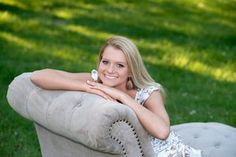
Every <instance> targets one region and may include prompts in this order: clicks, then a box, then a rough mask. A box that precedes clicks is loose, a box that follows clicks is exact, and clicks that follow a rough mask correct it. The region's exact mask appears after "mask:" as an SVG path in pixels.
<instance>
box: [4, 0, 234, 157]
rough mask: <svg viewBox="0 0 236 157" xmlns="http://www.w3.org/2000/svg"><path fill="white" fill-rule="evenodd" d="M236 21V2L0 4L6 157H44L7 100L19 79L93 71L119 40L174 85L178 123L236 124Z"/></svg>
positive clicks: (170, 96)
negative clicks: (48, 71)
mask: <svg viewBox="0 0 236 157" xmlns="http://www.w3.org/2000/svg"><path fill="white" fill-rule="evenodd" d="M235 21H236V1H235V0H208V1H207V0H205V1H203V0H200V1H199V0H192V1H189V0H180V1H170V0H165V1H164V0H149V1H145V2H136V1H132V0H129V1H119V2H118V3H115V2H112V1H109V0H97V1H93V2H90V1H86V0H84V1H75V0H70V1H66V0H50V1H49V0H47V1H39V0H34V1H27V0H0V87H1V93H0V96H1V99H0V105H1V110H0V119H1V121H0V156H1V157H16V156H17V157H38V156H40V149H39V144H38V141H37V137H36V133H35V130H34V128H33V125H32V123H31V122H30V121H28V120H25V119H24V118H22V117H21V116H19V115H18V114H17V113H16V112H15V111H13V110H12V109H11V108H10V107H9V105H8V103H7V100H6V92H7V87H8V85H9V84H10V82H11V81H12V80H13V78H14V77H16V76H17V75H19V74H21V73H23V72H28V71H34V70H36V69H42V68H56V69H63V70H67V71H72V72H80V71H90V70H91V69H92V68H94V67H95V66H96V57H97V54H98V51H99V48H100V46H101V44H102V43H104V41H105V39H107V38H108V37H110V36H111V35H124V36H127V37H129V38H131V39H132V40H133V41H134V42H135V43H136V44H137V46H138V48H139V49H140V52H141V54H142V56H143V59H144V62H145V64H146V66H147V68H148V70H149V71H150V73H151V75H152V76H153V77H154V78H155V79H156V80H157V81H158V82H160V83H161V84H163V86H164V87H165V88H166V91H167V110H168V113H169V115H170V118H171V122H172V124H178V123H185V122H192V121H203V122H211V121H214V122H215V121H216V122H221V123H225V124H229V125H232V126H236V101H235V96H236V70H235V67H236V45H235V41H236V22H235Z"/></svg>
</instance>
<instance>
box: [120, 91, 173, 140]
mask: <svg viewBox="0 0 236 157" xmlns="http://www.w3.org/2000/svg"><path fill="white" fill-rule="evenodd" d="M122 102H124V104H127V105H128V106H129V107H130V108H132V109H133V110H134V112H135V113H136V115H137V117H138V118H139V120H140V122H141V124H142V125H143V127H144V128H145V129H146V130H147V131H148V132H149V133H150V134H151V135H152V136H154V137H156V138H159V139H166V138H167V137H168V135H169V132H170V122H169V116H168V114H167V112H166V110H165V106H164V104H163V100H162V96H161V93H160V92H159V91H154V92H153V93H152V94H151V96H150V97H149V98H148V100H147V101H146V102H145V104H144V106H142V105H139V104H137V102H135V101H134V99H133V98H131V97H130V96H128V95H123V98H122Z"/></svg>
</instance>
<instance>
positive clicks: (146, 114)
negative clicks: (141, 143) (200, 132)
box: [87, 81, 170, 139]
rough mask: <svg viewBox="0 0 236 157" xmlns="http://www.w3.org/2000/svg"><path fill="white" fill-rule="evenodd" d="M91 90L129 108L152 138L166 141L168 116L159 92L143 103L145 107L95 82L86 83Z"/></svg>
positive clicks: (168, 125) (123, 94)
mask: <svg viewBox="0 0 236 157" xmlns="http://www.w3.org/2000/svg"><path fill="white" fill-rule="evenodd" d="M87 83H88V84H89V85H90V88H92V89H99V90H101V91H103V92H104V93H106V94H108V95H109V96H111V97H112V98H113V99H115V100H119V101H121V102H122V103H123V104H125V105H127V106H129V107H130V108H131V109H132V110H133V111H134V112H135V113H136V115H137V117H138V119H139V121H140V122H141V124H142V125H143V127H144V128H145V129H146V130H147V131H148V132H149V133H150V134H151V135H152V136H154V137H156V138H159V139H166V138H167V137H168V135H169V132H170V122H169V116H168V114H167V112H166V110H165V106H164V103H163V100H162V96H161V93H160V91H154V92H152V94H151V95H150V97H149V98H148V100H147V101H146V102H145V105H144V106H145V107H144V106H142V105H140V104H138V103H137V102H136V101H135V100H134V99H133V98H132V97H131V96H129V95H128V94H126V93H124V92H122V91H120V90H118V89H115V88H111V87H107V86H104V85H102V84H99V83H95V82H90V81H89V82H87Z"/></svg>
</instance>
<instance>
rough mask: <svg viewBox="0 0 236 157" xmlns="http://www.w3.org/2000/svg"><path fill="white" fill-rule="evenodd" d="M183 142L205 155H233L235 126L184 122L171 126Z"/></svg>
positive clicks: (234, 151)
mask: <svg viewBox="0 0 236 157" xmlns="http://www.w3.org/2000/svg"><path fill="white" fill-rule="evenodd" d="M172 129H173V130H175V131H176V132H177V134H178V135H180V137H181V138H182V139H183V141H184V143H186V144H188V145H190V146H192V147H194V148H197V149H201V150H202V151H203V156H204V157H205V156H206V157H235V156H236V149H235V148H236V128H234V127H231V126H228V125H225V124H221V123H214V122H211V123H198V122H195V123H185V124H179V125H174V126H172Z"/></svg>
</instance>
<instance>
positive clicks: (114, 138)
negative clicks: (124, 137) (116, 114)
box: [108, 119, 144, 157]
mask: <svg viewBox="0 0 236 157" xmlns="http://www.w3.org/2000/svg"><path fill="white" fill-rule="evenodd" d="M118 122H125V123H127V124H128V125H129V126H130V128H131V129H132V132H133V134H134V135H135V138H136V140H137V142H138V145H139V149H140V153H141V155H142V156H144V153H143V150H142V146H141V142H140V140H139V138H138V135H137V133H136V131H135V129H134V126H133V125H132V124H131V123H130V122H129V121H128V120H125V119H120V120H116V121H115V122H113V123H112V125H111V126H110V128H109V129H108V131H109V135H110V137H111V139H113V140H115V141H117V142H118V144H119V145H120V146H121V148H122V151H123V155H124V157H127V152H126V150H125V147H124V144H123V143H122V141H121V140H120V139H118V138H116V137H113V136H112V135H111V131H112V126H113V125H114V124H115V123H118Z"/></svg>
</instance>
